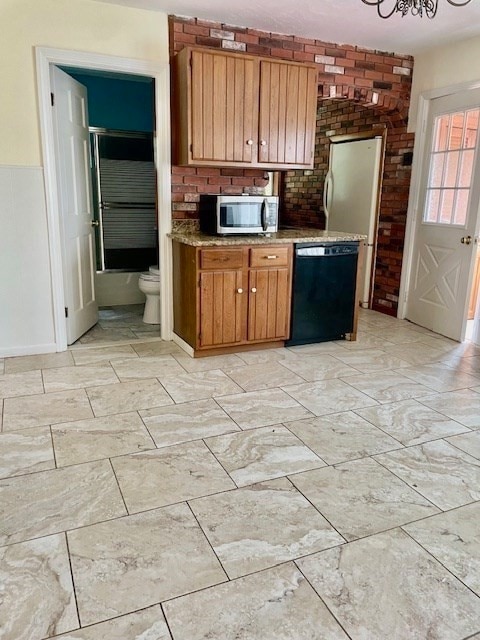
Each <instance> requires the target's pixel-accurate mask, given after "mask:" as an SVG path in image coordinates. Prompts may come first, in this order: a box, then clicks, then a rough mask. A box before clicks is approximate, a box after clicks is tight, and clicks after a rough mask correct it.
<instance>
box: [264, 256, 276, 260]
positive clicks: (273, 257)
mask: <svg viewBox="0 0 480 640" xmlns="http://www.w3.org/2000/svg"><path fill="white" fill-rule="evenodd" d="M277 258H278V256H267V260H276V259H277Z"/></svg>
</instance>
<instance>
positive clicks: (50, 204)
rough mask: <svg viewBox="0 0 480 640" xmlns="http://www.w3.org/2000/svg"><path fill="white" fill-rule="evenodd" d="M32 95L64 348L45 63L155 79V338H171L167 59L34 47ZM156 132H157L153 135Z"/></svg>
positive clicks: (60, 347)
mask: <svg viewBox="0 0 480 640" xmlns="http://www.w3.org/2000/svg"><path fill="white" fill-rule="evenodd" d="M35 58H36V71H37V96H38V104H39V115H40V135H41V144H42V154H43V171H44V182H45V198H46V208H47V227H48V244H49V261H50V280H51V284H52V299H53V309H52V312H53V322H54V330H55V345H56V349H57V351H65V350H66V349H67V330H66V322H65V294H64V284H63V263H62V239H61V238H62V236H61V232H60V229H61V222H62V221H61V213H60V206H59V200H58V190H57V184H58V177H57V170H56V165H55V142H54V133H53V132H54V129H53V113H52V108H51V96H50V93H51V89H50V65H65V66H70V67H78V68H81V69H95V70H99V71H109V72H114V73H115V72H116V73H127V74H129V73H130V74H136V75H143V76H147V77H150V78H152V79H153V80H154V81H155V82H154V84H155V131H154V155H155V168H156V174H157V207H158V251H159V267H160V314H161V315H160V322H161V327H160V331H161V337H162V338H163V339H164V340H171V338H172V329H173V286H172V259H171V242H170V240H169V238H168V234H169V233H170V231H171V226H172V221H171V177H170V173H171V163H170V69H169V64H168V63H166V62H165V63H161V62H159V63H153V62H150V61H148V60H136V59H132V58H121V57H118V56H110V55H103V54H97V53H87V52H83V51H70V50H67V49H54V48H50V47H35ZM159 132H160V134H161V135H158V134H159Z"/></svg>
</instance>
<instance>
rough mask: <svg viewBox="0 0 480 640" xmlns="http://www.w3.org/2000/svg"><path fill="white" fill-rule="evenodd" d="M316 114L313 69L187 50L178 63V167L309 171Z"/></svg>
mask: <svg viewBox="0 0 480 640" xmlns="http://www.w3.org/2000/svg"><path fill="white" fill-rule="evenodd" d="M316 107H317V72H316V69H315V67H314V66H313V65H306V64H300V63H293V62H285V61H282V60H278V61H277V60H270V59H265V58H258V57H254V56H247V55H242V54H234V53H226V52H224V51H214V50H210V49H189V48H187V49H183V50H182V51H181V52H180V53H179V54H177V55H176V56H175V58H174V122H175V127H174V141H175V142H174V151H175V153H174V155H175V158H174V161H175V162H176V163H177V164H180V165H195V166H222V167H229V166H230V167H240V166H243V167H259V168H265V169H294V168H305V167H311V166H313V153H314V145H315V117H316Z"/></svg>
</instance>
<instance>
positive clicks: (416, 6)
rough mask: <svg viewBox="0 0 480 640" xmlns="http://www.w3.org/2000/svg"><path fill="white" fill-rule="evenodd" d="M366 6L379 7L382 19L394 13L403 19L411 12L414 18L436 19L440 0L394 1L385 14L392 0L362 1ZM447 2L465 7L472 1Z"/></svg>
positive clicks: (448, 0) (451, 0)
mask: <svg viewBox="0 0 480 640" xmlns="http://www.w3.org/2000/svg"><path fill="white" fill-rule="evenodd" d="M362 2H364V3H365V4H368V5H370V6H372V7H377V12H378V15H379V16H380V18H390V16H393V14H394V13H401V14H402V18H403V17H405V16H406V15H407V13H408V12H411V13H412V15H414V16H420V17H421V18H423V16H424V15H425V16H427V18H434V17H435V15H436V13H437V8H438V0H393V8H392V9H391V10H390V11H388V10H387V12H383V11H382V8H383V6H384V5H388V4H389V3H390V2H391V0H390V1H389V0H362ZM447 2H448V3H449V4H451V5H453V6H454V7H464V6H465V5H466V4H468V3H469V2H471V0H463V2H462V1H460V2H454V1H453V0H447Z"/></svg>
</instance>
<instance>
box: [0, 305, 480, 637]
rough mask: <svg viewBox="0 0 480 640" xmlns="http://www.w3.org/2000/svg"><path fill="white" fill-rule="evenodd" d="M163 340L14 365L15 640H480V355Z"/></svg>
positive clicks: (413, 340)
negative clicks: (245, 348)
mask: <svg viewBox="0 0 480 640" xmlns="http://www.w3.org/2000/svg"><path fill="white" fill-rule="evenodd" d="M128 323H130V324H128ZM106 334H109V335H108V336H107V335H106ZM154 334H155V332H154V331H153V332H152V331H148V330H147V331H145V330H144V329H143V328H142V326H141V324H140V323H139V322H138V312H137V319H135V313H132V316H131V317H130V318H127V319H126V320H125V318H124V319H123V320H122V317H121V315H117V316H115V313H114V311H112V313H111V314H110V316H108V314H107V316H106V317H105V318H103V320H102V323H101V325H100V326H99V327H97V328H96V329H95V330H94V331H92V332H91V333H90V335H88V336H86V337H85V339H82V341H81V343H80V344H78V345H75V346H74V348H72V349H70V350H69V351H68V352H66V353H62V354H49V355H47V356H26V357H22V358H6V359H4V360H3V361H2V360H0V403H1V404H0V408H1V423H0V424H1V432H0V638H1V640H42V639H44V638H58V639H60V638H62V639H63V640H140V639H142V640H143V639H145V640H337V639H338V640H341V639H344V640H345V639H347V638H350V639H351V640H409V639H411V640H423V639H425V640H427V639H428V640H466V639H467V638H468V639H472V640H473V638H480V577H479V576H480V365H479V363H480V348H476V347H475V346H473V345H472V344H469V343H466V344H463V345H459V344H457V343H455V342H451V341H449V340H446V339H445V338H442V337H440V336H437V335H435V334H431V333H430V332H427V331H425V330H422V329H420V328H419V327H415V326H414V325H410V324H409V323H407V322H404V321H398V320H396V319H393V318H390V317H387V316H384V315H381V314H378V313H374V312H370V311H364V312H362V313H361V318H360V332H359V340H358V341H357V342H356V343H347V342H342V341H338V342H334V343H328V344H327V343H324V344H318V345H308V346H302V347H292V348H289V349H272V350H263V351H258V352H249V353H244V354H243V353H239V354H236V355H229V356H218V357H214V358H208V359H201V360H192V359H191V358H189V357H188V356H186V355H185V354H184V353H183V352H182V351H180V350H179V348H178V347H177V346H176V345H174V344H173V343H165V342H161V341H160V340H158V339H156V340H155V339H153V338H152V336H153V335H154ZM142 337H143V340H142ZM105 340H106V341H107V342H108V346H105Z"/></svg>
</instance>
